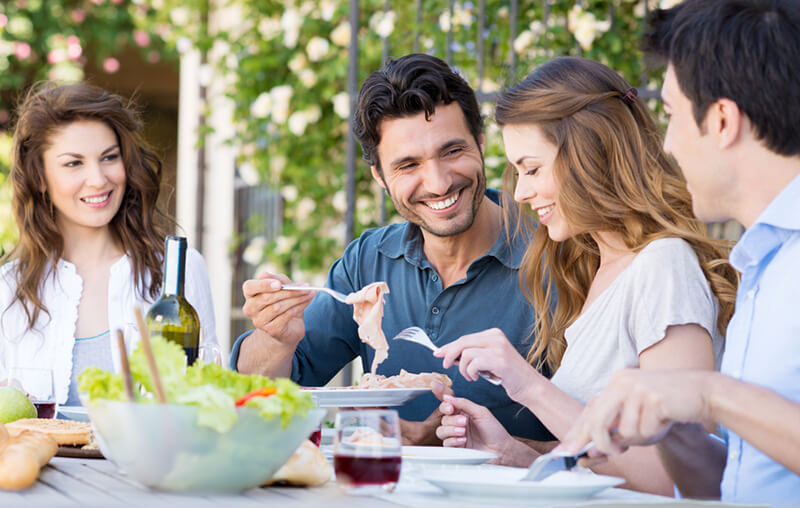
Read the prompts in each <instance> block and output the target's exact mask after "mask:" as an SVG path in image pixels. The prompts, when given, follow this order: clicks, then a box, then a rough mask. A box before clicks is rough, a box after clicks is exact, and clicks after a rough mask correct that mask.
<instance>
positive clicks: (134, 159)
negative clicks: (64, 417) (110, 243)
mask: <svg viewBox="0 0 800 508" xmlns="http://www.w3.org/2000/svg"><path fill="white" fill-rule="evenodd" d="M17 118H18V119H17V123H16V127H15V130H14V140H13V146H12V159H11V174H10V180H11V184H12V188H13V199H12V209H13V212H14V218H15V220H16V222H17V227H18V228H19V237H20V238H19V243H17V245H16V246H15V247H14V249H13V250H12V251H11V252H9V253H8V255H7V256H6V257H5V258H4V259H3V260H2V262H3V263H5V262H7V261H11V260H14V261H16V264H15V265H14V267H13V270H12V273H13V276H14V279H15V282H16V292H15V294H14V298H13V299H12V301H11V302H10V305H9V307H10V306H11V305H14V304H15V303H16V302H19V303H20V304H21V305H22V307H23V308H24V310H25V313H26V315H27V318H28V328H29V329H31V328H33V327H34V325H35V324H36V320H37V319H38V316H39V313H40V312H44V313H48V310H47V308H46V307H45V305H44V303H43V302H42V299H41V295H40V294H39V291H40V288H41V286H42V281H43V279H44V277H45V276H46V275H47V273H48V271H49V270H51V269H52V270H55V269H56V263H57V262H58V260H59V259H61V256H62V254H63V249H64V240H63V237H62V235H61V232H60V231H59V229H58V226H57V225H56V220H55V213H56V212H55V211H54V209H53V204H52V202H51V201H50V198H49V196H48V195H47V192H46V191H43V190H42V189H45V177H44V174H45V173H44V160H43V156H42V155H43V153H44V151H45V150H46V149H47V147H48V146H49V140H50V138H51V136H52V135H53V133H55V132H56V131H58V130H59V129H62V128H64V127H66V126H67V125H69V124H71V123H72V122H75V121H80V120H96V121H100V122H103V123H105V124H106V125H108V126H109V127H110V128H111V129H112V130H113V131H114V133H115V134H116V136H117V142H118V143H119V147H120V151H121V154H122V161H123V163H124V165H125V177H126V186H125V194H124V196H123V198H122V204H121V205H120V209H119V211H118V212H117V214H116V215H115V216H114V218H113V219H112V220H111V223H110V224H109V228H110V230H111V234H112V236H113V237H114V239H115V240H116V241H117V242H118V243H119V245H120V246H121V247H122V248H123V250H124V251H125V252H126V253H127V254H128V256H130V258H131V264H132V270H133V274H134V281H135V285H136V288H137V290H138V291H139V292H140V293H141V294H142V295H145V294H149V296H150V297H151V298H154V299H155V298H156V296H157V295H158V293H159V291H160V287H161V276H162V273H161V272H162V268H161V260H162V258H163V256H164V243H163V242H164V236H165V234H166V230H165V226H166V224H168V223H170V221H169V220H168V219H167V217H166V216H165V215H164V214H163V213H161V212H160V211H159V210H158V208H157V206H156V202H157V200H158V192H159V187H160V184H161V167H162V164H161V160H160V159H159V158H158V156H157V155H156V154H155V153H154V152H153V151H152V150H151V149H150V148H149V147H148V145H147V143H146V142H145V141H144V138H143V136H142V123H141V121H140V120H139V117H138V114H137V112H136V110H135V109H134V108H133V106H132V104H131V103H128V102H126V101H124V100H123V99H122V98H121V97H119V96H117V95H113V94H111V93H109V92H107V91H105V90H103V89H101V88H98V87H95V86H91V85H88V84H85V83H76V84H71V85H62V86H56V85H54V84H52V83H42V84H39V85H37V86H34V87H32V88H31V90H30V91H29V92H28V93H27V95H26V97H25V98H24V99H23V101H22V102H21V104H20V106H19V108H18V111H17ZM148 271H149V274H150V277H149V283H148V277H147V273H148ZM145 284H149V285H148V286H147V287H145ZM4 310H5V309H4Z"/></svg>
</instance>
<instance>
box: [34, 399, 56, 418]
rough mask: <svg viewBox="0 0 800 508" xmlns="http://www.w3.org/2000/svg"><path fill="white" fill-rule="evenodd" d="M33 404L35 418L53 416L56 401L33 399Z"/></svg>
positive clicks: (54, 414)
mask: <svg viewBox="0 0 800 508" xmlns="http://www.w3.org/2000/svg"><path fill="white" fill-rule="evenodd" d="M33 405H34V406H35V407H36V417H37V418H55V416H56V403H55V402H49V401H42V402H38V401H34V402H33Z"/></svg>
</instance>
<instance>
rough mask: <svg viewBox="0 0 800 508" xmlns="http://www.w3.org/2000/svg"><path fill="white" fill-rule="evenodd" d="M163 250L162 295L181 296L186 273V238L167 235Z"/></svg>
mask: <svg viewBox="0 0 800 508" xmlns="http://www.w3.org/2000/svg"><path fill="white" fill-rule="evenodd" d="M165 247H166V249H165V252H164V283H163V289H162V293H163V295H164V296H183V283H184V279H185V274H186V238H183V237H180V236H172V235H169V236H167V240H166V242H165Z"/></svg>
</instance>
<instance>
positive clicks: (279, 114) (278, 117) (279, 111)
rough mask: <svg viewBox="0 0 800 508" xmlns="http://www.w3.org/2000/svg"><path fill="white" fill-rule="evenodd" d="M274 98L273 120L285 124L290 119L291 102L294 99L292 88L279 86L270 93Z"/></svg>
mask: <svg viewBox="0 0 800 508" xmlns="http://www.w3.org/2000/svg"><path fill="white" fill-rule="evenodd" d="M269 94H270V96H271V97H272V119H273V120H274V121H275V122H277V123H281V124H282V123H284V122H286V119H287V118H289V101H290V100H291V98H292V87H291V86H289V85H279V86H276V87H275V88H273V89H272V90H270V91H269Z"/></svg>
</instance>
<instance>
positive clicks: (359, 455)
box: [333, 409, 402, 495]
mask: <svg viewBox="0 0 800 508" xmlns="http://www.w3.org/2000/svg"><path fill="white" fill-rule="evenodd" d="M401 465H402V440H401V437H400V420H399V417H398V416H397V411H395V410H393V409H360V410H342V411H340V412H339V413H338V414H337V415H336V424H335V433H334V441H333V468H334V471H335V472H336V481H337V482H338V483H339V484H341V485H342V486H343V487H344V488H345V490H346V491H347V492H348V493H350V494H357V495H359V494H360V495H373V494H379V493H382V492H391V491H392V490H394V487H395V485H397V480H398V479H399V478H400V468H401Z"/></svg>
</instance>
